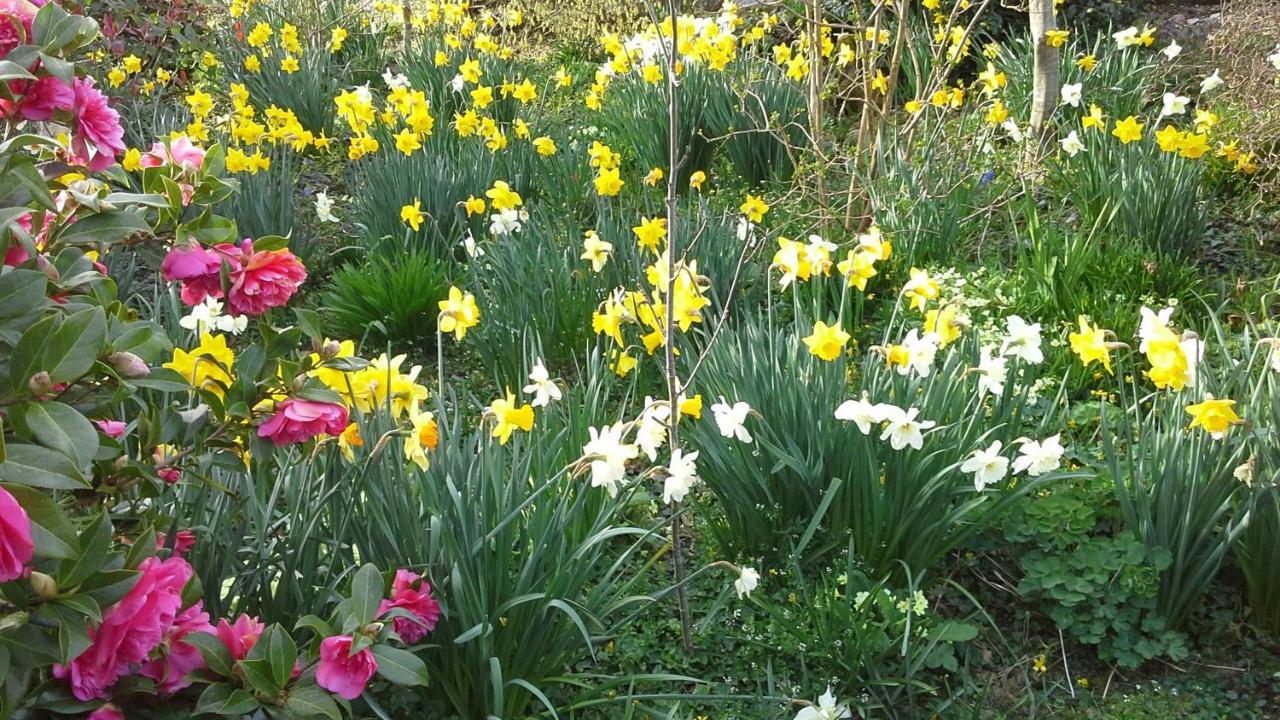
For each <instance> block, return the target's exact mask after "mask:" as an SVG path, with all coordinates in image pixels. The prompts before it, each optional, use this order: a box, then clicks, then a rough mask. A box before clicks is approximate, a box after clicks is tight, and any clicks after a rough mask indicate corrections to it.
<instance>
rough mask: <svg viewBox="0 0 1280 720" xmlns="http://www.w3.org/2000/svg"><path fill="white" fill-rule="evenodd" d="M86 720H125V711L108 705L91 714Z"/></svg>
mask: <svg viewBox="0 0 1280 720" xmlns="http://www.w3.org/2000/svg"><path fill="white" fill-rule="evenodd" d="M85 720H124V711H123V710H121V709H120V708H118V707H116V706H115V705H112V704H111V703H107V704H106V705H103V706H102V707H100V708H98V709H97V710H94V711H93V712H91V713H89V717H87V718H85Z"/></svg>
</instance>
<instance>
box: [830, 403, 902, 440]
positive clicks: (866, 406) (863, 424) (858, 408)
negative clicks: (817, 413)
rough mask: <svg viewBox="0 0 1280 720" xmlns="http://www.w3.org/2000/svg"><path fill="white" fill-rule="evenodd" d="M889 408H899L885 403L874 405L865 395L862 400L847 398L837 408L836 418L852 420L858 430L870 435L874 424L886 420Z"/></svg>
mask: <svg viewBox="0 0 1280 720" xmlns="http://www.w3.org/2000/svg"><path fill="white" fill-rule="evenodd" d="M889 408H893V409H894V410H898V408H894V407H893V406H892V405H886V404H884V403H878V404H876V405H872V404H871V403H869V402H867V398H866V396H865V395H864V396H863V397H862V398H861V399H860V400H845V401H844V402H842V403H840V407H838V408H836V419H837V420H847V421H849V422H852V423H854V424H856V425H857V426H858V430H860V431H862V434H863V435H870V434H871V427H872V426H873V425H879V424H880V423H882V422H884V419H885V415H886V414H887V413H888V412H889Z"/></svg>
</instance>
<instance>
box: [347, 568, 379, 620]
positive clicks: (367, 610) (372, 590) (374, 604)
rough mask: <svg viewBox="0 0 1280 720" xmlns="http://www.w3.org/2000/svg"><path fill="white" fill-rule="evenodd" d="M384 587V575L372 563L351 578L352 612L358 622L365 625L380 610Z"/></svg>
mask: <svg viewBox="0 0 1280 720" xmlns="http://www.w3.org/2000/svg"><path fill="white" fill-rule="evenodd" d="M384 589H385V586H384V585H383V582H382V575H381V574H379V573H378V568H376V567H374V566H373V565H372V564H366V565H365V566H364V567H362V568H360V569H359V570H358V571H356V576H355V577H354V578H352V580H351V612H352V613H353V614H354V615H355V620H356V622H358V623H359V624H361V625H365V624H367V623H369V622H370V621H372V620H373V618H374V616H375V615H376V614H377V612H378V605H380V604H382V596H383V590H384Z"/></svg>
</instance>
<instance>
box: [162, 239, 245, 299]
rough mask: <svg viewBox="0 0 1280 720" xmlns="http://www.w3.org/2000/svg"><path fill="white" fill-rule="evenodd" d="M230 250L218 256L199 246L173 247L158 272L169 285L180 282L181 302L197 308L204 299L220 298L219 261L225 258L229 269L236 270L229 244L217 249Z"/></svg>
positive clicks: (237, 264) (235, 261)
mask: <svg viewBox="0 0 1280 720" xmlns="http://www.w3.org/2000/svg"><path fill="white" fill-rule="evenodd" d="M219 247H220V248H221V247H226V248H229V249H231V250H232V251H233V252H231V253H221V254H220V253H218V252H216V251H214V250H208V249H206V248H204V247H203V246H201V245H199V244H191V245H177V246H174V247H173V248H171V249H170V250H169V254H168V255H165V256H164V261H163V262H161V263H160V272H161V273H162V274H163V275H164V279H165V280H168V281H169V282H181V283H182V302H184V303H186V304H187V305H199V304H200V303H202V302H204V299H205V298H207V297H215V298H220V297H222V274H221V273H222V261H223V259H226V260H227V261H228V262H229V263H230V264H231V267H232V269H233V270H234V269H237V268H239V267H240V262H239V260H238V259H237V258H236V256H235V254H234V250H235V248H233V247H232V246H231V245H223V246H219Z"/></svg>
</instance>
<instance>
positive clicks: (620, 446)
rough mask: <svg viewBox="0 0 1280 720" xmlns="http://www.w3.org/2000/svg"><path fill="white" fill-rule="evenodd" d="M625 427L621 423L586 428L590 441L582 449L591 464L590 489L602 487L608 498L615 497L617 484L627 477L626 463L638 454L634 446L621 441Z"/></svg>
mask: <svg viewBox="0 0 1280 720" xmlns="http://www.w3.org/2000/svg"><path fill="white" fill-rule="evenodd" d="M624 431H625V427H624V426H623V424H622V423H614V424H613V425H606V426H605V427H602V428H600V429H598V430H597V429H596V428H587V432H588V433H589V434H590V439H589V440H588V441H587V444H586V445H585V446H583V448H582V454H583V456H584V457H586V458H589V459H590V462H591V487H602V488H604V489H605V490H607V491H608V492H609V497H616V496H617V494H618V484H619V483H621V482H622V479H623V478H625V477H626V475H627V461H628V460H632V459H634V458H635V457H636V455H637V454H639V449H638V448H636V446H635V445H628V444H627V443H626V442H624V441H623V435H624Z"/></svg>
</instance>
